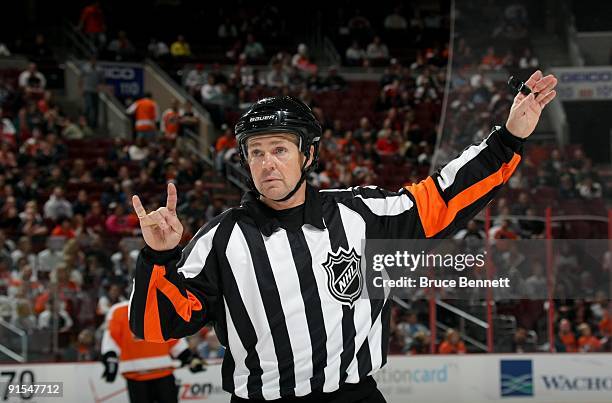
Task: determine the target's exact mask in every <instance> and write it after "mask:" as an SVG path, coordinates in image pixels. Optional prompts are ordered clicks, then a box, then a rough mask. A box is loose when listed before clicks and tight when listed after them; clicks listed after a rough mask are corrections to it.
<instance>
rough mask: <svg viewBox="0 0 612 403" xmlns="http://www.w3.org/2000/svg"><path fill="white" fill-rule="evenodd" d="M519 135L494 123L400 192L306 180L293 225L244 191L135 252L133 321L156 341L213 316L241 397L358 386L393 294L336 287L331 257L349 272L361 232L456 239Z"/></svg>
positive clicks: (511, 162) (504, 172) (354, 284)
mask: <svg viewBox="0 0 612 403" xmlns="http://www.w3.org/2000/svg"><path fill="white" fill-rule="evenodd" d="M522 143H523V141H522V140H521V139H519V138H517V137H515V136H513V135H512V134H510V133H509V132H508V131H507V130H506V129H505V128H504V127H497V128H496V129H495V130H494V131H493V132H492V133H491V134H490V135H489V136H488V137H487V138H486V139H485V140H484V141H482V142H481V143H480V144H475V145H472V146H470V147H468V148H466V149H465V150H464V151H463V152H462V153H461V154H460V155H459V156H458V157H457V158H456V159H454V160H453V161H451V162H450V163H448V164H447V165H446V166H445V167H443V168H442V169H441V170H439V171H438V172H436V173H435V174H433V175H432V176H430V177H428V178H427V179H425V180H424V181H422V182H420V183H418V184H415V185H411V186H407V187H406V188H403V189H400V190H399V191H398V192H390V191H386V190H383V189H380V188H377V187H369V186H368V187H354V188H350V189H344V190H325V191H319V190H316V189H314V188H313V187H311V186H308V187H307V194H306V202H305V204H304V207H303V212H302V213H300V214H303V223H302V225H301V226H298V227H296V226H285V225H283V220H279V217H278V215H277V214H274V212H273V211H271V210H270V209H269V208H267V207H265V206H264V205H263V204H262V203H261V202H260V201H259V200H257V198H256V197H255V195H254V194H253V193H251V192H249V193H247V194H246V195H245V198H244V199H243V202H242V204H241V206H240V207H237V208H232V209H229V210H227V211H225V212H224V213H223V214H221V215H220V216H218V217H216V218H215V219H214V220H212V221H211V222H209V223H208V224H206V225H205V226H204V227H203V228H201V229H200V230H199V231H198V232H197V234H196V235H195V236H194V238H193V239H192V240H191V241H190V243H189V244H188V245H187V246H186V247H185V248H184V249H183V250H182V251H181V249H180V248H176V249H174V250H171V251H166V252H156V251H154V250H152V249H150V248H148V247H145V248H144V249H143V251H142V252H141V254H140V256H139V259H138V267H137V270H136V275H135V279H134V288H133V293H132V297H131V307H130V326H131V328H132V330H133V331H134V333H135V334H137V335H138V336H139V337H142V338H144V339H145V340H150V341H158V342H162V341H164V340H168V339H171V338H180V337H183V336H185V335H189V334H192V333H195V332H196V331H198V330H199V329H200V328H201V327H202V326H203V325H205V324H206V323H208V322H211V323H213V324H214V325H215V328H216V331H217V335H218V336H219V338H220V340H221V342H222V343H223V345H224V346H226V353H225V358H224V362H223V369H222V374H223V387H224V389H225V390H227V391H229V392H230V393H234V394H235V395H237V396H239V397H242V398H255V399H257V398H258V399H266V400H271V399H277V398H280V397H288V396H304V395H307V394H310V393H312V392H315V391H322V392H332V391H335V390H337V389H338V388H339V387H340V386H341V385H343V384H344V383H357V382H359V381H360V380H363V379H364V378H366V377H367V376H369V375H371V374H373V373H375V372H376V371H378V370H379V369H380V368H381V367H382V366H383V365H384V364H385V362H386V359H387V346H388V338H389V319H390V318H389V315H390V308H389V300H388V299H379V300H374V299H368V298H359V296H360V294H361V292H362V289H363V288H362V279H361V278H360V276H359V275H358V274H355V277H354V278H351V279H349V280H350V281H348V282H344V284H343V285H342V286H339V285H338V282H337V281H334V273H332V271H331V270H330V267H331V266H330V262H332V263H333V264H345V265H346V267H347V270H348V269H349V266H350V265H351V264H353V263H352V262H355V261H357V262H358V261H359V254H360V253H361V250H362V244H361V243H362V240H363V239H366V240H367V239H385V238H404V239H422V238H441V237H448V236H450V235H452V234H453V233H454V232H456V231H457V230H459V229H461V228H462V227H463V226H464V225H465V224H466V223H467V222H468V221H469V220H470V219H471V218H472V217H474V216H475V215H476V214H477V213H478V212H479V211H480V210H481V209H482V208H483V207H484V206H485V205H486V204H487V203H488V202H489V201H490V200H491V199H492V198H493V196H494V195H495V193H496V191H498V190H499V189H500V187H501V186H503V185H504V184H505V183H506V182H507V181H508V179H509V178H510V176H511V175H512V173H513V172H514V171H515V169H516V167H517V166H518V164H519V161H520V159H521V157H520V155H521V152H522ZM357 272H359V270H357ZM346 273H347V271H345V272H343V277H344V274H346Z"/></svg>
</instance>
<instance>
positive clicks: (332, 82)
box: [322, 66, 346, 91]
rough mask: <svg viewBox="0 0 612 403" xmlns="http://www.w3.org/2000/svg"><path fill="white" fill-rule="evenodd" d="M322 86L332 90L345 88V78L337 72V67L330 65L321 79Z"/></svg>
mask: <svg viewBox="0 0 612 403" xmlns="http://www.w3.org/2000/svg"><path fill="white" fill-rule="evenodd" d="M322 85H323V88H324V89H329V90H332V91H340V90H344V89H345V88H346V80H345V79H344V78H343V77H342V76H341V75H339V74H338V67H336V66H331V67H330V68H329V71H328V73H327V77H325V78H324V79H323V83H322Z"/></svg>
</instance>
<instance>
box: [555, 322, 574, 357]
mask: <svg viewBox="0 0 612 403" xmlns="http://www.w3.org/2000/svg"><path fill="white" fill-rule="evenodd" d="M557 337H558V338H559V342H560V346H561V347H563V348H564V350H563V351H565V352H567V353H575V352H577V351H578V343H577V342H576V336H575V335H574V332H572V325H571V323H570V321H569V320H567V319H561V321H560V322H559V332H558V333H557ZM557 351H559V349H557Z"/></svg>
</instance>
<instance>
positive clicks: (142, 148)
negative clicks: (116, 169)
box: [127, 137, 149, 172]
mask: <svg viewBox="0 0 612 403" xmlns="http://www.w3.org/2000/svg"><path fill="white" fill-rule="evenodd" d="M127 153H128V156H129V158H130V161H142V160H145V159H146V158H147V157H148V156H149V148H148V147H147V144H146V142H145V139H143V138H142V137H140V138H137V139H136V141H134V143H132V144H130V145H129V146H128V147H127ZM141 172H144V171H141Z"/></svg>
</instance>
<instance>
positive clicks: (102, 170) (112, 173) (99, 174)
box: [91, 157, 117, 183]
mask: <svg viewBox="0 0 612 403" xmlns="http://www.w3.org/2000/svg"><path fill="white" fill-rule="evenodd" d="M91 176H92V177H93V179H94V180H95V181H96V182H98V183H102V182H106V181H113V180H114V179H115V177H116V176H117V171H116V170H115V169H114V168H113V167H112V166H111V165H110V162H109V161H108V160H107V159H106V158H102V157H99V158H97V159H96V165H95V166H94V168H93V170H92V173H91Z"/></svg>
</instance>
